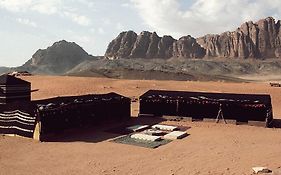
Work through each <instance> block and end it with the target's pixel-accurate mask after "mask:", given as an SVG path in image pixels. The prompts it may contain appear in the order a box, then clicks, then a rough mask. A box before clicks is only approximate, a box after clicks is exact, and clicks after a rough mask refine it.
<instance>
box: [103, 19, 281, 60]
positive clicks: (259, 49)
mask: <svg viewBox="0 0 281 175" xmlns="http://www.w3.org/2000/svg"><path fill="white" fill-rule="evenodd" d="M105 57H107V58H109V59H118V58H171V57H183V58H203V57H225V58H279V57H281V27H280V20H279V21H277V22H276V21H275V19H274V18H272V17H268V18H265V19H261V20H259V21H258V22H256V23H254V22H252V21H249V22H246V23H244V24H242V25H241V27H239V28H237V30H235V31H232V32H224V33H222V34H217V35H210V34H208V35H205V36H203V37H200V38H197V39H195V38H193V37H191V36H189V35H188V36H184V37H181V38H180V39H179V40H176V39H174V38H172V37H171V36H163V37H159V36H158V35H157V34H156V33H155V32H153V33H151V32H147V31H144V32H141V33H140V34H139V35H137V34H136V33H135V32H133V31H127V32H122V33H120V34H119V35H118V37H117V38H116V39H114V40H113V41H112V42H111V43H110V44H109V45H108V48H107V50H106V53H105Z"/></svg>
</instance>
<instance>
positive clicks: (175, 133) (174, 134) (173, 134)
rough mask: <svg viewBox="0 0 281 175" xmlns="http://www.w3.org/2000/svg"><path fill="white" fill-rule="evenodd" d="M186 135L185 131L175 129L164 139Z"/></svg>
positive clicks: (180, 137) (173, 138) (179, 137)
mask: <svg viewBox="0 0 281 175" xmlns="http://www.w3.org/2000/svg"><path fill="white" fill-rule="evenodd" d="M186 136H187V133H186V132H185V131H173V132H170V133H169V134H166V135H164V139H170V140H175V139H182V138H184V137H186Z"/></svg>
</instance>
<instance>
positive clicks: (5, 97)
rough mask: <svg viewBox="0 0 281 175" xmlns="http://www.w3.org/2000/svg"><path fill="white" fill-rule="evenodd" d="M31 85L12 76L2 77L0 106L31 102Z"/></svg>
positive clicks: (0, 81) (0, 77) (0, 78)
mask: <svg viewBox="0 0 281 175" xmlns="http://www.w3.org/2000/svg"><path fill="white" fill-rule="evenodd" d="M30 94H31V84H30V82H27V81H24V80H22V79H20V78H16V77H14V76H11V75H6V74H4V75H1V76H0V104H7V103H13V102H19V101H30Z"/></svg>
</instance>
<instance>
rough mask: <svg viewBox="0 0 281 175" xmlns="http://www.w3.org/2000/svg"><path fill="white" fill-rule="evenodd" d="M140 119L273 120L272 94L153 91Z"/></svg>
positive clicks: (144, 97) (144, 100)
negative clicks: (169, 117)
mask: <svg viewBox="0 0 281 175" xmlns="http://www.w3.org/2000/svg"><path fill="white" fill-rule="evenodd" d="M139 115H140V116H144V115H146V116H147V115H150V116H164V115H172V116H180V117H182V118H186V117H189V118H192V120H203V119H213V121H216V120H219V119H223V120H226V121H227V120H234V121H236V122H245V123H247V122H249V123H251V122H261V123H264V126H265V127H268V126H269V125H270V123H271V122H272V120H273V115H272V105H271V98H270V95H265V94H231V93H206V92H185V91H164V90H149V91H147V92H146V93H144V94H143V95H141V96H140V114H139Z"/></svg>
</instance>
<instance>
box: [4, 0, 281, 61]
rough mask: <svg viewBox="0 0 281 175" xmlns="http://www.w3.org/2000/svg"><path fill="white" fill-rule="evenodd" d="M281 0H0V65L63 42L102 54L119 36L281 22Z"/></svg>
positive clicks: (199, 33)
mask: <svg viewBox="0 0 281 175" xmlns="http://www.w3.org/2000/svg"><path fill="white" fill-rule="evenodd" d="M280 7H281V0H0V66H19V65H22V64H23V63H24V62H26V61H27V60H28V59H30V58H31V57H32V54H34V53H35V51H36V50H38V49H45V48H46V47H48V46H51V45H52V44H53V43H54V42H56V41H59V40H62V39H64V40H67V41H70V42H76V43H77V44H78V45H80V46H81V47H83V49H84V50H85V51H87V52H88V53H89V54H92V55H94V56H96V55H104V52H105V50H106V47H107V45H108V43H109V42H110V41H111V40H112V39H114V38H115V37H116V36H117V35H118V34H119V33H120V32H122V31H127V30H134V31H135V32H137V33H139V32H141V31H143V30H147V31H151V32H152V31H156V32H157V33H158V35H159V36H163V35H171V36H173V37H174V38H176V39H178V38H179V37H180V36H184V35H192V36H194V37H199V36H203V35H205V34H207V33H221V32H224V31H229V30H235V29H236V28H237V27H238V26H240V25H241V23H243V22H244V21H249V20H253V21H256V20H258V19H260V18H265V17H268V16H273V17H275V18H276V19H281V8H280Z"/></svg>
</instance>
